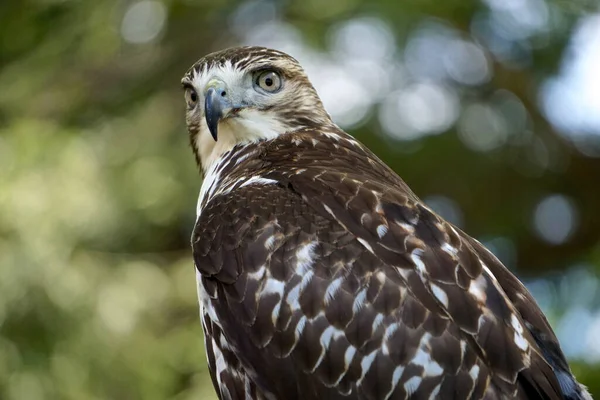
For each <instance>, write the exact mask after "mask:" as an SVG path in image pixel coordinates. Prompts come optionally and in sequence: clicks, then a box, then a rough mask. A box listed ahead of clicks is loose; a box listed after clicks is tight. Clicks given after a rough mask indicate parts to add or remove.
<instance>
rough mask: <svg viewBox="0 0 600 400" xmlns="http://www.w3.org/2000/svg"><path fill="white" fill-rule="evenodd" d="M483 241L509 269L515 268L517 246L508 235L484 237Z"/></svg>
mask: <svg viewBox="0 0 600 400" xmlns="http://www.w3.org/2000/svg"><path fill="white" fill-rule="evenodd" d="M481 243H483V245H484V246H485V247H487V248H488V249H489V250H490V251H491V252H492V253H494V255H495V256H496V257H498V259H499V260H500V261H501V262H502V264H504V265H505V266H506V267H507V268H509V269H514V268H515V266H516V261H517V248H516V246H515V243H514V242H513V241H512V240H510V239H509V238H507V237H502V236H497V237H493V238H488V239H482V240H481Z"/></svg>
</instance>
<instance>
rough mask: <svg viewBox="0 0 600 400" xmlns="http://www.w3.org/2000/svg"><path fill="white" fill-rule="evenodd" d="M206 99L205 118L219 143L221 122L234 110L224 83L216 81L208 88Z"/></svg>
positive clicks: (212, 134)
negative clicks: (218, 136)
mask: <svg viewBox="0 0 600 400" xmlns="http://www.w3.org/2000/svg"><path fill="white" fill-rule="evenodd" d="M207 88H208V90H207V91H206V94H205V97H204V117H205V118H206V125H207V126H208V130H209V131H210V134H211V136H212V137H213V139H214V140H215V142H216V141H217V134H218V129H219V122H220V121H221V120H222V119H223V118H225V117H227V115H228V114H229V112H230V111H231V109H232V105H231V102H230V101H229V98H228V96H227V92H226V91H225V85H224V84H223V82H221V81H218V80H214V81H211V82H210V83H209V84H208V86H207Z"/></svg>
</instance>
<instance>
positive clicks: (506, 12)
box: [484, 0, 549, 40]
mask: <svg viewBox="0 0 600 400" xmlns="http://www.w3.org/2000/svg"><path fill="white" fill-rule="evenodd" d="M484 1H485V3H487V5H488V6H489V7H490V9H491V11H492V15H491V23H492V24H493V26H494V29H495V30H496V32H498V33H499V34H500V35H502V36H503V37H505V38H507V39H510V40H522V39H525V38H528V37H529V36H531V35H534V34H535V33H537V32H539V31H543V30H545V29H546V28H547V25H548V22H549V10H548V6H547V5H546V2H545V1H544V0H484Z"/></svg>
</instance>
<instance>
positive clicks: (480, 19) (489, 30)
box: [471, 12, 531, 68]
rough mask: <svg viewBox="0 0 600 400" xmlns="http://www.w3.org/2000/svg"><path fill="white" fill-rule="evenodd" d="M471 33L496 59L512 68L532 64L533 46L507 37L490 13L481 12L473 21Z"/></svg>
mask: <svg viewBox="0 0 600 400" xmlns="http://www.w3.org/2000/svg"><path fill="white" fill-rule="evenodd" d="M471 32H472V35H473V36H474V37H475V38H477V40H478V41H479V42H481V43H484V44H485V47H486V48H487V49H488V50H489V51H490V52H491V53H492V54H493V55H494V57H495V58H496V59H497V60H499V61H501V62H502V63H504V64H507V65H510V66H511V67H512V68H515V67H517V68H519V67H520V68H524V67H527V66H528V65H530V63H531V45H530V44H529V42H528V41H525V40H515V39H513V38H510V37H507V35H506V34H505V32H503V30H502V29H500V26H498V23H497V20H496V19H494V18H493V17H492V16H490V15H489V13H484V12H480V13H477V14H475V16H474V17H473V18H472V19H471Z"/></svg>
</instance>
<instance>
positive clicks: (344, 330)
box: [192, 126, 589, 400]
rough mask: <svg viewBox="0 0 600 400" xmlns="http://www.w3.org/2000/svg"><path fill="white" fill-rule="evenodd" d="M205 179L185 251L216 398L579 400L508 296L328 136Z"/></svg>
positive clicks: (288, 140) (542, 328)
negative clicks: (189, 250)
mask: <svg viewBox="0 0 600 400" xmlns="http://www.w3.org/2000/svg"><path fill="white" fill-rule="evenodd" d="M210 173H212V174H213V176H208V177H207V179H205V182H204V185H205V186H207V187H203V189H202V196H201V198H200V200H199V216H198V219H197V221H196V225H195V229H194V233H193V238H192V246H193V254H194V261H195V265H196V267H197V270H198V283H199V292H200V298H201V304H202V318H203V325H204V329H205V334H206V337H207V339H206V340H207V343H206V346H207V356H208V361H209V365H210V370H211V374H212V376H213V382H214V384H215V387H216V388H217V389H218V391H219V396H220V398H221V399H263V398H264V399H283V398H285V399H381V400H383V399H408V398H410V399H421V398H423V399H433V398H452V399H504V398H517V399H563V398H567V399H583V398H586V397H585V396H586V395H587V394H586V393H585V392H584V390H583V389H582V388H581V387H580V386H579V384H577V382H576V381H575V379H574V378H573V376H572V374H571V372H570V370H569V368H568V365H567V363H566V361H565V358H564V356H563V354H562V352H561V350H560V347H559V345H558V341H557V339H556V337H555V335H554V333H553V332H552V329H551V328H550V326H549V324H548V322H547V320H546V318H545V317H544V315H543V314H542V313H541V311H540V310H539V308H538V306H537V305H536V303H535V301H534V300H533V298H532V297H531V295H530V294H529V293H528V292H527V290H526V289H525V288H524V286H523V285H522V284H521V283H520V282H519V281H518V280H517V279H516V278H515V277H514V276H513V275H512V274H511V273H510V272H509V271H508V270H507V269H506V268H505V267H504V266H503V265H502V264H501V263H500V261H498V260H497V259H496V258H495V257H494V256H493V255H492V254H491V253H490V252H489V251H488V250H487V249H485V248H484V247H483V246H482V245H481V244H480V243H478V242H477V241H475V240H474V239H472V238H470V237H469V236H467V235H466V234H464V233H463V232H461V231H460V230H459V229H457V228H456V227H454V226H452V225H451V224H449V223H447V222H446V221H444V220H443V219H442V218H441V217H439V216H438V215H436V214H435V213H434V212H433V211H431V210H430V209H428V208H427V207H426V206H425V205H424V204H423V203H422V202H421V201H420V200H419V199H418V198H417V196H416V195H414V194H413V193H412V191H411V190H410V189H409V188H408V186H407V185H406V184H405V183H404V182H403V181H402V180H401V179H400V178H399V177H398V175H396V174H395V173H394V172H393V171H392V170H390V169H389V168H388V167H387V166H386V165H385V164H384V163H382V162H381V161H380V160H379V159H378V158H377V157H376V156H375V155H374V154H372V153H371V152H370V151H369V150H368V149H366V148H365V147H364V146H362V145H361V144H360V143H359V142H357V141H356V140H355V139H353V138H352V137H350V136H349V135H347V134H345V133H344V132H342V131H341V130H339V129H337V128H335V127H334V126H331V127H325V128H322V129H320V130H316V129H310V128H304V129H300V130H297V131H295V132H291V133H288V134H285V135H281V136H280V137H278V138H276V139H274V140H268V141H261V142H256V143H249V144H245V145H241V146H236V147H234V148H233V149H232V150H230V151H229V152H228V153H226V154H224V155H223V157H221V159H220V161H219V162H218V164H216V165H215V167H214V169H213V171H212V172H209V174H210ZM587 396H589V395H587Z"/></svg>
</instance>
